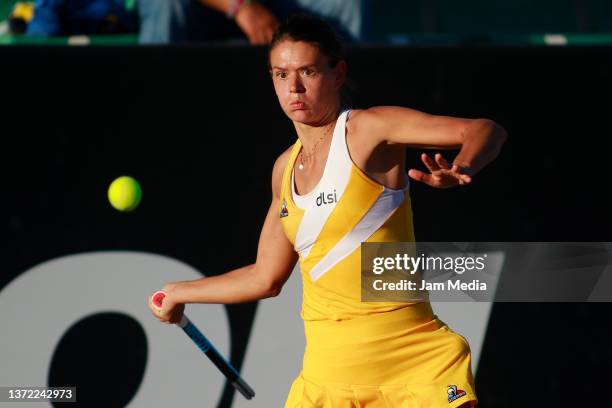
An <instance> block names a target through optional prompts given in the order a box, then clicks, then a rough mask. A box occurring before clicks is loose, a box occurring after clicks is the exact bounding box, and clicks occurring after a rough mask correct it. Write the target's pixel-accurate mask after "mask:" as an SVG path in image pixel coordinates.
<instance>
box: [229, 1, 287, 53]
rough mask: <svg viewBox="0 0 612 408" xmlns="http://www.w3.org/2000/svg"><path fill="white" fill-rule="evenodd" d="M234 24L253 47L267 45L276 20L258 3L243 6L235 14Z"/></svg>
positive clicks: (275, 25)
mask: <svg viewBox="0 0 612 408" xmlns="http://www.w3.org/2000/svg"><path fill="white" fill-rule="evenodd" d="M235 19H236V24H238V27H240V29H241V30H242V32H243V33H244V35H246V36H247V38H248V39H249V42H250V43H251V44H253V45H265V44H269V43H270V41H271V40H272V35H273V34H274V30H276V27H278V20H277V19H276V17H275V16H274V14H272V13H270V11H268V9H266V8H265V7H264V6H262V5H261V4H259V3H250V4H245V5H244V6H243V7H242V8H240V10H239V11H238V13H237V14H236V17H235Z"/></svg>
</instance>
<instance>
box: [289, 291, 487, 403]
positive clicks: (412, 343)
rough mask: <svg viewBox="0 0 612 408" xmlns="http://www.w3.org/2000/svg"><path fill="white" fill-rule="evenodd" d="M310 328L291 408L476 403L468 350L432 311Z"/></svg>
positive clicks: (423, 306) (419, 306)
mask: <svg viewBox="0 0 612 408" xmlns="http://www.w3.org/2000/svg"><path fill="white" fill-rule="evenodd" d="M304 327H305V333H306V350H305V353H304V365H303V368H302V372H301V373H300V375H299V376H298V377H297V378H296V379H295V381H294V382H293V384H292V386H291V389H290V391H289V396H288V398H287V402H286V403H285V408H297V407H300V408H311V407H317V408H318V407H321V408H332V407H333V408H383V407H384V408H396V407H414V408H417V407H418V408H442V407H445V408H456V407H459V406H461V405H463V404H466V403H468V402H470V403H471V404H472V406H473V405H475V404H476V402H477V397H476V394H475V392H474V383H473V377H472V371H471V358H470V347H469V345H468V343H467V341H466V340H465V338H463V337H462V336H461V335H459V334H457V333H455V332H453V331H452V330H451V329H450V328H449V327H448V326H447V325H446V324H445V323H444V322H442V321H441V320H439V319H438V318H437V317H436V316H435V315H434V314H433V312H432V311H431V305H430V304H429V303H414V304H411V305H409V306H407V307H404V308H401V309H396V310H394V311H391V312H385V313H377V314H372V315H367V316H363V317H358V318H354V319H347V320H340V321H333V320H325V321H305V322H304Z"/></svg>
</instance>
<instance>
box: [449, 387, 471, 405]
mask: <svg viewBox="0 0 612 408" xmlns="http://www.w3.org/2000/svg"><path fill="white" fill-rule="evenodd" d="M446 393H447V394H448V402H449V403H450V402H453V401H454V400H456V399H457V398H461V397H463V396H464V395H467V393H466V392H465V391H463V390H460V389H458V388H457V386H456V385H449V386H448V389H447V390H446Z"/></svg>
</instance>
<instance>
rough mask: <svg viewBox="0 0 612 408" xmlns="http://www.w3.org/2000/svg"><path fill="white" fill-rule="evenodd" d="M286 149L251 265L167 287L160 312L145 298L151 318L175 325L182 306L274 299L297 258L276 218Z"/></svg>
mask: <svg viewBox="0 0 612 408" xmlns="http://www.w3.org/2000/svg"><path fill="white" fill-rule="evenodd" d="M289 153H290V149H287V151H285V152H284V153H283V154H282V155H281V156H280V157H279V158H278V159H277V160H276V163H275V164H274V169H273V171H272V203H271V204H270V209H269V210H268V214H267V216H266V219H265V222H264V225H263V228H262V230H261V234H260V237H259V245H258V249H257V260H256V262H255V263H253V264H251V265H247V266H243V267H241V268H238V269H235V270H232V271H230V272H227V273H225V274H222V275H217V276H210V277H205V278H201V279H196V280H191V281H182V282H173V283H168V284H167V285H165V286H164V288H163V289H162V290H163V291H164V292H165V293H166V297H165V299H164V302H163V305H162V308H161V309H159V308H157V307H156V306H155V305H154V304H153V303H152V296H151V297H150V298H149V308H150V309H151V312H152V313H153V315H154V316H155V317H156V318H157V319H159V320H160V321H162V322H164V323H179V322H180V320H181V317H182V316H183V310H184V307H185V306H184V305H185V304H186V303H222V304H229V303H243V302H252V301H256V300H259V299H264V298H268V297H273V296H276V295H278V294H279V293H280V290H281V288H282V286H283V284H284V283H285V282H286V281H287V279H288V278H289V275H290V274H291V271H292V270H293V267H294V265H295V262H296V261H297V254H296V253H295V251H294V249H293V246H292V245H291V243H290V242H289V240H288V239H287V237H286V235H285V233H284V231H283V228H282V225H281V220H280V218H279V209H280V202H279V200H280V198H279V197H280V187H281V181H282V176H283V170H284V168H285V165H286V163H287V160H288V158H289Z"/></svg>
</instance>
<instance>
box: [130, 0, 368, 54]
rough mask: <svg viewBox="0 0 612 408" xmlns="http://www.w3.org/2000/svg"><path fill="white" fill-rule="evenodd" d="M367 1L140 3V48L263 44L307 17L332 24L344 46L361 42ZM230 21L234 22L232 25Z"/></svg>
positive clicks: (187, 0)
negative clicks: (286, 23)
mask: <svg viewBox="0 0 612 408" xmlns="http://www.w3.org/2000/svg"><path fill="white" fill-rule="evenodd" d="M364 3H365V0H261V1H257V2H256V1H249V0H138V9H139V15H140V24H141V28H140V42H141V43H143V44H165V43H171V42H185V41H223V40H227V39H233V38H244V36H246V38H247V39H248V41H249V42H250V43H251V44H266V43H268V42H269V41H270V39H271V38H272V33H273V32H274V29H275V28H276V26H277V25H278V20H279V19H285V18H286V17H287V16H288V15H290V14H293V13H298V12H307V13H310V14H313V15H316V16H319V17H321V18H324V19H326V20H328V21H330V22H331V23H332V24H334V25H335V28H336V29H337V30H338V32H340V34H341V35H342V36H343V39H344V40H346V41H356V40H361V39H362V38H363V21H362V19H363V18H364V14H365V13H364V11H363V9H364ZM232 20H233V21H232Z"/></svg>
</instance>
